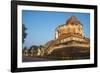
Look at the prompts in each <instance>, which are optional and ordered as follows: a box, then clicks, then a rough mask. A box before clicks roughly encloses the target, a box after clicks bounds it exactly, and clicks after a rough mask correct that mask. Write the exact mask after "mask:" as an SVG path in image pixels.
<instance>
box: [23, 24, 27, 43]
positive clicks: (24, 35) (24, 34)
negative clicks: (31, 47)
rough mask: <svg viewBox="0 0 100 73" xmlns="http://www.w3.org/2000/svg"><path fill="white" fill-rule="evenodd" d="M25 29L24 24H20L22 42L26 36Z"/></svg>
mask: <svg viewBox="0 0 100 73" xmlns="http://www.w3.org/2000/svg"><path fill="white" fill-rule="evenodd" d="M26 30H27V28H26V27H25V25H24V24H23V25H22V42H23V43H24V41H25V38H26V36H27V33H26V32H25V31H26Z"/></svg>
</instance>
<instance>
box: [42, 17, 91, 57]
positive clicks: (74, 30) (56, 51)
mask: <svg viewBox="0 0 100 73" xmlns="http://www.w3.org/2000/svg"><path fill="white" fill-rule="evenodd" d="M44 47H45V53H46V54H47V55H48V56H57V57H65V58H66V57H71V58H89V57H90V39H89V38H87V37H85V35H84V30H83V25H82V23H81V22H80V21H79V20H78V19H77V18H76V17H75V16H71V17H70V18H69V19H68V20H67V21H66V22H65V24H62V25H59V26H58V27H57V28H56V29H55V39H54V40H51V41H49V42H47V43H46V44H45V45H44Z"/></svg>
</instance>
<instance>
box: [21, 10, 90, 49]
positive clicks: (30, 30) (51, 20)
mask: <svg viewBox="0 0 100 73" xmlns="http://www.w3.org/2000/svg"><path fill="white" fill-rule="evenodd" d="M71 16H76V17H77V19H78V20H79V21H80V22H81V23H82V24H83V28H84V33H85V36H87V37H89V36H90V14H89V13H75V12H53V11H52V12H51V11H49V12H48V11H34V10H23V11H22V23H23V24H24V25H25V26H26V28H27V30H26V33H27V34H28V35H27V37H26V38H25V42H24V46H26V47H28V48H29V47H30V46H32V45H43V44H45V43H46V42H47V41H50V40H52V39H54V37H55V28H56V27H58V26H59V25H61V24H65V22H66V21H67V20H68V19H69V18H70V17H71Z"/></svg>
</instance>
